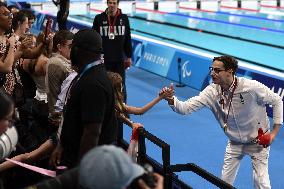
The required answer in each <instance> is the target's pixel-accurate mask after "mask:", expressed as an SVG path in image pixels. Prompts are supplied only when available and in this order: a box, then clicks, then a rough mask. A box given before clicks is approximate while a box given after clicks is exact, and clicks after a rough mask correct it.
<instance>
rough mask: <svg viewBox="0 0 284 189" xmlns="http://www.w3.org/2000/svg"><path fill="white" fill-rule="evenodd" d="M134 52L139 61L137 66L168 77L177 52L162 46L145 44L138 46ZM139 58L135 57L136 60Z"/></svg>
mask: <svg viewBox="0 0 284 189" xmlns="http://www.w3.org/2000/svg"><path fill="white" fill-rule="evenodd" d="M134 51H137V52H135V53H136V54H137V55H138V59H139V61H138V62H136V63H135V65H137V66H139V67H140V68H143V69H145V70H148V71H150V72H153V73H156V74H158V75H161V76H163V77H166V76H167V74H168V70H169V67H170V64H171V63H172V60H173V56H174V54H175V50H174V49H172V48H168V47H165V46H162V45H158V44H154V43H150V42H143V43H141V44H137V45H136V48H135V49H134ZM136 59H137V56H136V57H135V60H136Z"/></svg>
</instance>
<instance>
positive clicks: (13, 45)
mask: <svg viewBox="0 0 284 189" xmlns="http://www.w3.org/2000/svg"><path fill="white" fill-rule="evenodd" d="M7 43H9V44H10V47H15V43H16V36H15V35H12V36H11V37H10V38H9V39H7Z"/></svg>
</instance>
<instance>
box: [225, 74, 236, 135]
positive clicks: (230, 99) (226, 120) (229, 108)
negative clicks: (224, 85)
mask: <svg viewBox="0 0 284 189" xmlns="http://www.w3.org/2000/svg"><path fill="white" fill-rule="evenodd" d="M237 85H238V83H237V78H234V82H233V90H232V94H231V96H230V98H229V107H228V113H227V115H226V114H224V126H223V129H224V131H226V130H227V127H228V118H229V114H230V110H231V106H232V101H233V96H234V93H235V90H236V88H237ZM223 94H224V91H223V89H222V95H223ZM223 108H224V102H223Z"/></svg>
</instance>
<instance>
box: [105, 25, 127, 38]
mask: <svg viewBox="0 0 284 189" xmlns="http://www.w3.org/2000/svg"><path fill="white" fill-rule="evenodd" d="M110 33H113V34H114V35H115V36H123V35H125V26H114V27H113V32H110V26H100V34H101V36H104V37H109V34H110Z"/></svg>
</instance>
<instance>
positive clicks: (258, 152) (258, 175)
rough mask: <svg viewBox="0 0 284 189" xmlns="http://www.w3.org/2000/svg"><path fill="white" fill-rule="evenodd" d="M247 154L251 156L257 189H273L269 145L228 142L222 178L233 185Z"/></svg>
mask: <svg viewBox="0 0 284 189" xmlns="http://www.w3.org/2000/svg"><path fill="white" fill-rule="evenodd" d="M245 155H249V156H250V157H251V162H252V168H253V180H254V187H255V189H271V186H270V180H269V175H268V157H269V147H268V148H263V147H262V146H260V145H258V144H235V143H233V142H231V141H229V142H228V144H227V147H226V152H225V157H224V165H223V170H222V179H223V180H224V181H226V182H228V183H229V184H231V185H233V183H234V181H235V178H236V175H237V172H238V170H239V167H240V162H241V160H242V159H243V157H244V156H245Z"/></svg>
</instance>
